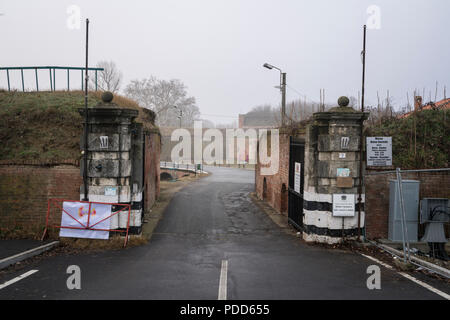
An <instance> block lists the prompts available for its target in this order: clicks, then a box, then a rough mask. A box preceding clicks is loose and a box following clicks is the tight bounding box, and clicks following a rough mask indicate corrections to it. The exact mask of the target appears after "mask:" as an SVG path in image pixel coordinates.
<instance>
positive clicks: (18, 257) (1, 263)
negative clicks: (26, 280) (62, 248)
mask: <svg viewBox="0 0 450 320" xmlns="http://www.w3.org/2000/svg"><path fill="white" fill-rule="evenodd" d="M58 243H59V241H53V242H50V243H47V244H44V245H42V246H40V247H37V248H34V249H30V250H27V251H24V252H21V253H18V254H15V255H13V256H10V257H7V258H4V259H1V260H0V269H3V268H6V267H8V266H10V265H12V264H14V263H17V262H19V261H22V260H25V259H27V258H31V257H33V256H36V255H38V254H41V253H42V252H44V251H47V250H50V249H51V248H53V247H54V246H56V245H57V244H58Z"/></svg>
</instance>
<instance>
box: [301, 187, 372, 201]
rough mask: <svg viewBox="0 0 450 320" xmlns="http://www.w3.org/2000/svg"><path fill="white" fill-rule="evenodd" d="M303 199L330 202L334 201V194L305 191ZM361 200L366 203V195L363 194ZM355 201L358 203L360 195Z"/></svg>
mask: <svg viewBox="0 0 450 320" xmlns="http://www.w3.org/2000/svg"><path fill="white" fill-rule="evenodd" d="M303 199H305V200H306V201H315V202H328V203H333V195H332V194H327V193H315V192H310V191H306V190H304V191H303ZM361 199H362V200H361V202H362V203H364V202H365V201H366V195H365V194H362V195H361ZM355 203H358V195H356V197H355Z"/></svg>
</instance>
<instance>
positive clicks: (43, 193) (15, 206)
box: [0, 162, 83, 237]
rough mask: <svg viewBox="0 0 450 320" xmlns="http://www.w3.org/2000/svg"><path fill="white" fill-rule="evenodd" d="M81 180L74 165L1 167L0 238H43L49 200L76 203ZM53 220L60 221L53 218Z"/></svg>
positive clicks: (4, 165) (3, 165) (1, 165)
mask: <svg viewBox="0 0 450 320" xmlns="http://www.w3.org/2000/svg"><path fill="white" fill-rule="evenodd" d="M82 183H83V179H82V177H81V175H80V168H79V167H78V166H77V165H76V163H75V162H74V165H69V164H65V165H51V166H50V165H48V164H45V165H43V164H38V163H34V165H29V164H25V163H24V164H21V165H12V164H9V165H6V164H0V237H1V236H3V235H8V234H9V235H14V236H16V237H39V236H40V235H42V231H43V228H44V226H45V216H46V214H47V202H48V199H49V198H63V199H70V200H79V198H80V185H81V184H82ZM54 218H55V219H56V220H58V219H61V215H59V217H56V216H55V217H54Z"/></svg>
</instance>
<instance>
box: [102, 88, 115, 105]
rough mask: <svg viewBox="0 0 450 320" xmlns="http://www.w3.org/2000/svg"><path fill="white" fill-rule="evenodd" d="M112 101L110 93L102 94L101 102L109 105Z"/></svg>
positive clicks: (112, 96)
mask: <svg viewBox="0 0 450 320" xmlns="http://www.w3.org/2000/svg"><path fill="white" fill-rule="evenodd" d="M113 99H114V95H113V94H112V92H109V91H105V92H103V94H102V101H103V102H105V103H110V102H111V101H113Z"/></svg>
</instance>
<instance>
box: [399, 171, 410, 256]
mask: <svg viewBox="0 0 450 320" xmlns="http://www.w3.org/2000/svg"><path fill="white" fill-rule="evenodd" d="M397 184H398V187H397V188H398V193H399V197H400V210H401V212H402V235H403V253H404V262H405V263H406V258H408V261H409V260H410V250H409V241H408V228H407V226H406V214H405V203H404V201H403V181H402V175H401V171H400V168H397ZM405 245H406V246H405ZM406 248H407V249H408V250H406ZM406 251H408V252H406Z"/></svg>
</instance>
